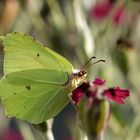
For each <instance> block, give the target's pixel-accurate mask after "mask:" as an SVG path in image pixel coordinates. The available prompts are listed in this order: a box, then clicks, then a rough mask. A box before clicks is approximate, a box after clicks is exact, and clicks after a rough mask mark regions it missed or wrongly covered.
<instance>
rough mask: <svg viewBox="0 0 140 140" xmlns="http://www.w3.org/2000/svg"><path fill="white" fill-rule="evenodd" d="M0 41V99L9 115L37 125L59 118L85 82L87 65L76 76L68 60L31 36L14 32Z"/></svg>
mask: <svg viewBox="0 0 140 140" xmlns="http://www.w3.org/2000/svg"><path fill="white" fill-rule="evenodd" d="M0 39H1V40H2V43H3V46H4V77H3V78H2V79H1V81H0V96H1V100H2V102H3V105H4V107H5V112H6V114H7V115H8V116H15V117H17V118H20V119H22V120H27V121H29V122H31V123H35V124H37V123H41V122H43V121H45V120H47V119H50V118H52V117H54V116H56V115H57V114H58V113H59V112H60V111H61V110H62V109H63V108H64V107H65V106H66V104H67V103H68V102H69V101H70V98H69V96H68V95H69V93H70V92H71V91H72V89H74V88H76V87H77V86H78V85H79V84H80V83H82V82H83V81H84V80H85V77H86V72H85V71H84V69H85V68H86V67H87V66H88V65H87V64H88V63H87V64H86V65H84V67H83V68H82V69H81V70H80V71H79V72H77V73H74V72H73V70H74V69H73V66H72V64H71V63H70V62H69V61H68V60H67V59H65V58H64V57H62V56H60V55H59V54H57V53H56V52H54V51H52V50H50V49H49V48H47V47H44V46H43V45H42V44H41V43H40V42H38V41H35V40H34V39H33V38H32V37H30V36H28V35H25V34H23V33H16V32H15V33H8V34H7V35H5V36H1V37H0ZM92 58H94V57H92ZM92 58H91V59H92ZM91 59H90V60H91ZM90 60H89V61H90ZM101 61H102V60H101Z"/></svg>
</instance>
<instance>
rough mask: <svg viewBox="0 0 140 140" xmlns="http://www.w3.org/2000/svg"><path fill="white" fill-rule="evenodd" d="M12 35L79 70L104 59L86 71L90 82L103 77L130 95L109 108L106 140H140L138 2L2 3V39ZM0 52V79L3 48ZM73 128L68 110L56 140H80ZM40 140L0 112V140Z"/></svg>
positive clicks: (57, 121)
mask: <svg viewBox="0 0 140 140" xmlns="http://www.w3.org/2000/svg"><path fill="white" fill-rule="evenodd" d="M14 31H16V32H23V33H26V34H29V35H31V36H33V37H34V38H36V39H38V40H40V42H42V43H43V44H46V45H47V46H48V47H49V48H51V49H53V50H55V51H56V52H58V53H60V54H61V55H63V56H65V57H66V58H67V59H68V60H69V61H70V62H71V63H72V64H73V66H74V67H75V68H78V69H80V68H81V67H82V65H84V63H85V62H87V60H88V59H89V58H90V57H92V56H96V58H97V59H105V60H106V63H104V64H97V65H94V66H92V67H91V68H90V69H89V72H88V80H90V81H92V80H93V79H95V77H101V78H103V79H105V80H106V84H107V86H108V87H114V86H120V87H122V88H128V89H130V92H131V96H130V97H129V98H128V99H127V101H126V104H125V105H118V104H116V103H113V102H111V108H112V111H111V112H112V114H111V118H110V121H109V125H108V128H107V129H106V131H105V140H140V108H139V106H140V0H0V35H3V34H6V33H8V32H14ZM0 50H1V51H0V52H1V53H0V76H1V77H2V75H3V68H2V67H3V52H2V45H1V48H0ZM93 121H94V120H93ZM77 125H78V124H77V119H76V109H75V108H74V107H73V105H72V104H69V105H68V106H67V107H66V108H65V109H64V110H63V111H62V112H61V113H60V114H59V115H58V116H56V118H55V119H54V122H53V126H52V127H53V134H54V137H55V140H78V138H76V135H77V133H78V132H77V131H76V129H77ZM43 139H44V138H43V137H41V134H40V133H39V132H37V131H36V129H34V128H33V127H32V126H31V125H30V124H28V123H27V122H24V121H18V120H16V119H15V118H12V119H9V118H7V117H6V116H5V115H4V111H3V107H2V106H0V140H43ZM49 140H53V138H50V139H49Z"/></svg>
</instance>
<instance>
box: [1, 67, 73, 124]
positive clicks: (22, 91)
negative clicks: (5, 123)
mask: <svg viewBox="0 0 140 140" xmlns="http://www.w3.org/2000/svg"><path fill="white" fill-rule="evenodd" d="M62 77H63V78H62ZM67 80H68V76H67V73H66V72H64V71H58V70H49V69H34V70H22V71H17V72H12V73H9V74H7V75H6V76H5V77H4V78H3V79H2V80H1V83H0V91H1V93H0V95H1V99H2V102H3V104H4V106H5V110H6V114H7V115H8V116H15V117H17V118H20V119H23V120H28V121H30V122H31V123H35V124H37V123H41V122H43V121H45V120H47V119H50V118H52V117H54V116H56V115H57V114H58V113H59V112H60V111H61V110H62V109H63V108H64V107H65V105H66V104H67V103H68V102H69V100H70V99H69V98H68V93H69V92H70V90H69V89H68V88H67V87H66V86H64V83H65V82H66V81H67Z"/></svg>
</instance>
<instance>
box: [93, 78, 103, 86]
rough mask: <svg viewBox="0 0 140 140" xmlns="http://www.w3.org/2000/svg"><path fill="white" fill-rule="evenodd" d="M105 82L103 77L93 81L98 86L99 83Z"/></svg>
mask: <svg viewBox="0 0 140 140" xmlns="http://www.w3.org/2000/svg"><path fill="white" fill-rule="evenodd" d="M104 83H105V80H103V79H101V78H96V79H95V80H94V81H93V84H94V85H95V86H97V85H99V86H101V85H103V84H104Z"/></svg>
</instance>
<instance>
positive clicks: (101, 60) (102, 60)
mask: <svg viewBox="0 0 140 140" xmlns="http://www.w3.org/2000/svg"><path fill="white" fill-rule="evenodd" d="M99 62H105V60H104V59H100V60H98V61H96V62H94V63H92V64H88V65H86V66H85V67H84V70H85V69H87V68H88V67H89V66H91V65H94V64H96V63H99Z"/></svg>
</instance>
